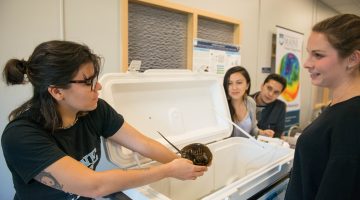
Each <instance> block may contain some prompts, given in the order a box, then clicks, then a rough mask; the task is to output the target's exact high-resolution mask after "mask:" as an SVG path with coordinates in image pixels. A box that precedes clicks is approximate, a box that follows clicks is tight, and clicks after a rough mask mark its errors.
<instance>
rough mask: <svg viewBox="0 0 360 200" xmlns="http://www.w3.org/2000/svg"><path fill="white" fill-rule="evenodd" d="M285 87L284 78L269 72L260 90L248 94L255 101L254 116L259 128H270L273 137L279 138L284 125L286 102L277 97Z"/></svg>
mask: <svg viewBox="0 0 360 200" xmlns="http://www.w3.org/2000/svg"><path fill="white" fill-rule="evenodd" d="M285 88H286V79H285V78H284V77H282V76H280V75H279V74H270V75H268V76H267V77H266V79H265V80H264V83H263V84H262V85H261V88H260V91H259V92H256V93H255V94H252V95H250V96H251V97H253V98H254V100H255V102H256V118H257V121H258V124H257V125H258V127H259V129H262V130H265V129H271V130H273V131H274V132H275V134H274V137H278V138H280V137H281V135H282V133H283V131H284V126H285V113H286V104H285V103H284V102H283V101H281V100H279V99H277V98H278V97H279V95H280V94H281V93H282V92H283V91H284V90H285Z"/></svg>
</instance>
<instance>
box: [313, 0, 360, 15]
mask: <svg viewBox="0 0 360 200" xmlns="http://www.w3.org/2000/svg"><path fill="white" fill-rule="evenodd" d="M320 1H321V2H323V3H324V4H326V5H328V6H329V7H331V8H333V9H334V10H336V11H338V12H339V13H352V14H356V15H358V16H360V0H320Z"/></svg>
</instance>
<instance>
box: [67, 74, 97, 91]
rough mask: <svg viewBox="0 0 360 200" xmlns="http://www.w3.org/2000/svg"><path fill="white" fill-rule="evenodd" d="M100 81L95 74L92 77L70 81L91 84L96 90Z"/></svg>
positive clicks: (92, 89)
mask: <svg viewBox="0 0 360 200" xmlns="http://www.w3.org/2000/svg"><path fill="white" fill-rule="evenodd" d="M97 82H98V76H97V75H96V76H93V77H90V78H85V79H84V80H71V81H69V83H83V84H85V85H88V86H91V91H94V90H95V87H96V84H97Z"/></svg>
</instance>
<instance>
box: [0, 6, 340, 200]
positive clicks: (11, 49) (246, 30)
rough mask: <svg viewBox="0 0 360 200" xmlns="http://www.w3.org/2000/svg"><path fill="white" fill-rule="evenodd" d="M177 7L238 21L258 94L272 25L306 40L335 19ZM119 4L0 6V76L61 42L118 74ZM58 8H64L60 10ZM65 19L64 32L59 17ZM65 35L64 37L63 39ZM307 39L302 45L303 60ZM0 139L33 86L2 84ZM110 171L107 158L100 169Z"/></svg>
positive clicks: (308, 90) (279, 11)
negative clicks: (321, 23)
mask: <svg viewBox="0 0 360 200" xmlns="http://www.w3.org/2000/svg"><path fill="white" fill-rule="evenodd" d="M170 1H172V2H175V3H179V4H183V5H186V6H190V7H195V8H198V9H202V10H207V11H210V12H214V13H217V14H221V15H224V16H229V17H232V18H236V19H239V20H241V21H242V25H243V29H242V31H243V32H242V44H241V48H242V49H241V54H242V64H243V65H244V66H246V67H248V68H249V72H250V75H251V77H252V85H253V86H252V92H254V91H256V90H257V89H258V88H259V86H260V84H261V83H262V81H263V79H264V77H265V76H266V74H262V73H261V67H268V66H270V51H271V35H272V34H273V33H275V25H280V26H283V27H287V28H290V29H293V30H296V31H298V32H302V33H304V34H305V38H306V37H307V36H308V34H309V32H310V28H311V26H312V25H313V24H314V23H315V21H318V20H321V19H323V18H326V17H328V16H332V15H334V14H336V12H335V11H333V10H331V9H329V8H328V7H326V6H325V5H323V4H320V3H318V1H317V0H292V1H288V0H252V1H248V0H223V1H221V2H220V1H218V0H202V1H192V0H170ZM119 6H120V3H119V0H106V1H100V0H64V2H63V3H62V1H61V0H32V1H27V0H0V27H1V31H0V44H1V45H0V70H1V72H2V70H3V67H4V65H5V63H6V61H7V60H9V59H10V58H14V57H15V58H25V59H27V58H28V56H29V55H30V54H31V52H32V50H33V49H34V47H35V46H36V45H37V44H39V43H41V42H43V41H47V40H52V39H62V36H63V35H64V37H65V39H66V40H74V41H77V42H83V43H85V44H87V45H88V46H89V47H90V48H92V49H93V50H94V52H95V53H97V54H100V55H102V56H103V57H104V59H105V65H104V67H103V71H102V72H103V73H104V72H120V70H121V67H120V63H121V59H122V58H121V57H120V55H121V54H120V53H121V52H120V51H121V49H120V44H121V41H120V34H121V33H120V28H119V27H120V19H119V17H120V13H119V10H120V8H119ZM62 8H64V9H63V10H62ZM62 13H63V15H64V17H63V22H64V26H63V29H62V26H61V22H62V19H61V16H62ZM62 30H64V32H63V33H64V34H62ZM305 47H306V39H305V42H304V58H305V56H306V53H305ZM300 76H301V87H302V94H301V104H302V107H301V125H302V126H304V125H306V124H307V123H308V121H309V119H310V116H311V109H312V108H311V106H312V101H306V100H308V99H312V98H313V95H314V93H315V92H316V89H315V88H314V87H312V86H311V84H310V81H309V77H308V74H307V72H306V71H305V70H301V75H300ZM0 92H1V96H0V102H1V104H0V135H1V134H2V131H3V129H4V127H5V125H6V123H7V115H8V114H9V112H10V111H11V110H13V109H14V108H16V107H17V106H19V105H20V104H21V103H22V102H24V101H25V100H27V99H28V98H29V97H30V96H31V94H32V89H31V86H29V85H26V86H6V85H5V83H4V82H3V81H0ZM0 151H1V152H0V153H1V155H0V180H1V184H0V199H4V200H7V199H12V196H13V194H14V189H13V186H12V180H11V174H10V172H9V171H8V169H7V167H6V164H5V160H4V157H3V153H2V149H1V150H0ZM111 167H113V166H112V165H111V164H109V163H108V162H107V161H106V160H105V157H104V156H103V157H102V160H101V162H100V165H99V169H100V170H101V169H106V168H111Z"/></svg>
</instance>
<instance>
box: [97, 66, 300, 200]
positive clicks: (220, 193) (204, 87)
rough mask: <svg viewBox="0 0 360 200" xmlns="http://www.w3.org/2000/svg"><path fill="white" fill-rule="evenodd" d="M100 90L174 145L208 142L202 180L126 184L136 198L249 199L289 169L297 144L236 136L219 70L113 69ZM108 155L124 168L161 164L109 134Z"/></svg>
mask: <svg viewBox="0 0 360 200" xmlns="http://www.w3.org/2000/svg"><path fill="white" fill-rule="evenodd" d="M100 83H101V84H102V90H101V93H100V97H101V98H102V99H104V100H106V101H107V102H108V103H109V104H110V105H111V106H113V107H114V108H115V110H116V111H117V112H119V113H120V114H122V115H123V116H124V118H125V120H126V121H127V122H128V123H130V124H131V125H132V126H134V127H135V128H136V129H138V130H139V131H140V132H142V133H144V134H146V135H147V136H149V137H151V138H153V139H155V140H157V141H159V142H161V143H162V144H164V145H165V146H167V147H168V148H170V149H172V150H173V151H175V149H174V148H172V147H171V146H170V145H169V144H168V143H167V142H166V141H165V140H164V139H162V137H161V136H160V135H159V134H158V133H157V131H159V132H161V133H162V134H164V135H165V136H166V137H167V139H168V140H170V141H171V142H172V143H173V144H175V145H176V146H177V147H178V148H179V149H181V148H182V147H184V146H186V145H187V144H190V143H195V142H199V143H203V144H207V146H208V147H209V148H210V150H211V152H212V154H213V160H212V164H211V166H210V167H209V168H208V171H207V172H206V173H205V174H204V176H202V177H199V178H198V179H197V180H194V181H193V180H188V181H180V180H177V179H174V178H166V179H163V180H161V181H158V182H156V183H152V184H149V185H146V186H143V187H138V188H134V189H130V190H126V191H124V193H125V194H126V195H127V196H129V197H130V198H132V199H136V200H141V199H162V200H165V199H167V200H169V199H173V200H192V199H203V200H210V199H211V200H215V199H236V200H238V199H248V198H250V197H252V196H253V195H254V194H256V193H258V192H259V191H261V190H263V189H264V188H267V187H269V186H270V185H272V184H273V183H275V182H276V181H278V180H279V179H281V178H283V177H284V176H286V175H287V174H288V173H289V171H290V168H291V166H292V161H293V150H292V149H289V148H285V147H281V146H275V145H271V144H266V143H263V142H259V144H260V145H259V144H256V143H254V142H253V140H250V139H248V138H241V137H230V138H229V136H230V135H231V132H232V128H233V126H232V125H231V124H230V123H229V121H227V120H228V119H230V114H229V109H228V106H227V101H226V97H225V93H224V90H223V86H222V83H221V81H220V80H219V77H218V76H216V75H206V74H197V73H192V72H186V71H165V72H150V73H146V72H145V73H126V74H125V73H117V74H115V73H112V74H105V75H104V76H103V77H102V78H101V79H100ZM105 151H106V155H107V157H108V160H109V161H110V162H112V163H114V164H115V165H117V166H118V167H120V168H139V167H148V166H150V165H157V164H159V163H157V162H155V161H152V160H150V159H147V158H144V157H142V156H141V155H139V154H137V153H135V152H132V151H130V150H128V149H126V148H124V147H122V146H118V145H116V144H114V143H112V142H111V141H109V140H105Z"/></svg>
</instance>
